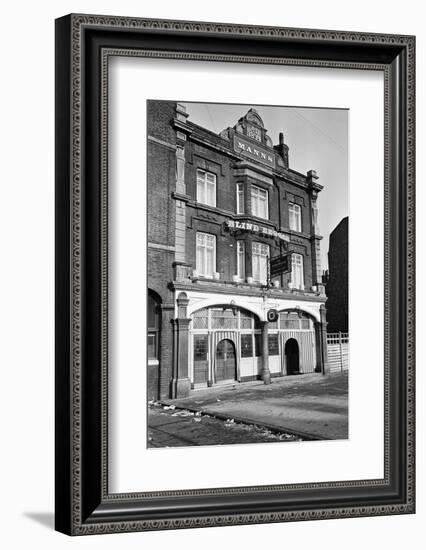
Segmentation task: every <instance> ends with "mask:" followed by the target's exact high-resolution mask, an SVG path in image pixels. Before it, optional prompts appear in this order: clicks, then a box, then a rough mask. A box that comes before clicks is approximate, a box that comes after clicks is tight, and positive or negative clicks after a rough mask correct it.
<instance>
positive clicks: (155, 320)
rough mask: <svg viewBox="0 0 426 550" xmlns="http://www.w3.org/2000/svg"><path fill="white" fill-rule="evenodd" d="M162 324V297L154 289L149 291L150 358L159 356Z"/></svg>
mask: <svg viewBox="0 0 426 550" xmlns="http://www.w3.org/2000/svg"><path fill="white" fill-rule="evenodd" d="M160 326H161V306H160V299H159V298H158V297H157V296H156V295H155V294H154V293H153V292H152V291H148V359H158V357H159V332H160Z"/></svg>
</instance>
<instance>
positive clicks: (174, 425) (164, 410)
mask: <svg viewBox="0 0 426 550" xmlns="http://www.w3.org/2000/svg"><path fill="white" fill-rule="evenodd" d="M172 407H174V406H173V405H172ZM148 419H149V420H148V448H153V447H189V446H199V445H231V444H238V443H239V444H243V443H273V442H284V441H300V440H301V439H300V438H299V437H296V436H294V435H290V434H285V433H275V432H273V431H271V430H269V429H267V428H265V427H264V426H255V425H253V424H247V423H240V422H235V420H234V419H228V420H223V419H221V418H216V417H215V416H210V415H208V414H202V413H199V412H192V411H188V410H186V409H176V408H170V407H169V406H162V405H160V404H159V403H156V404H151V405H150V407H149V416H148Z"/></svg>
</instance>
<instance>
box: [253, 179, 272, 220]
mask: <svg viewBox="0 0 426 550" xmlns="http://www.w3.org/2000/svg"><path fill="white" fill-rule="evenodd" d="M251 213H252V214H253V216H257V217H258V218H264V219H265V220H267V219H268V191H266V190H265V189H262V188H261V187H256V186H255V185H252V186H251Z"/></svg>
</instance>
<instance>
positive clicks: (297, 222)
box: [288, 202, 302, 232]
mask: <svg viewBox="0 0 426 550" xmlns="http://www.w3.org/2000/svg"><path fill="white" fill-rule="evenodd" d="M288 217H289V221H290V224H289V225H290V229H291V230H292V231H299V232H300V231H302V212H301V208H300V205H298V204H294V203H293V202H290V203H289V205H288Z"/></svg>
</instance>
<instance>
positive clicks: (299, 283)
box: [290, 253, 305, 290]
mask: <svg viewBox="0 0 426 550" xmlns="http://www.w3.org/2000/svg"><path fill="white" fill-rule="evenodd" d="M290 285H291V288H298V289H300V290H303V289H304V288H305V283H304V279H303V256H302V255H301V254H294V253H293V254H292V255H291V281H290Z"/></svg>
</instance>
